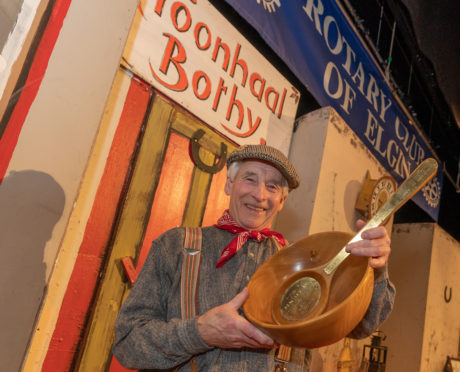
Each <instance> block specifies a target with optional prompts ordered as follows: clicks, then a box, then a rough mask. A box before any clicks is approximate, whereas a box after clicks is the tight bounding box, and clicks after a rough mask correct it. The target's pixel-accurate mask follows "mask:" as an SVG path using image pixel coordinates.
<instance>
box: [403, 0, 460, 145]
mask: <svg viewBox="0 0 460 372" xmlns="http://www.w3.org/2000/svg"><path fill="white" fill-rule="evenodd" d="M402 2H403V3H404V5H406V7H407V8H408V10H409V13H410V15H411V19H412V24H413V27H414V30H415V35H416V37H417V41H418V45H419V47H420V49H421V50H422V52H423V53H424V54H425V55H426V57H427V58H428V59H429V60H431V62H432V63H433V66H434V69H435V71H436V79H437V81H438V83H439V86H440V88H441V91H442V92H443V93H444V97H445V99H446V101H447V103H448V104H449V106H450V108H451V110H452V113H453V115H454V117H455V121H456V124H457V126H459V127H460V89H459V87H458V85H459V79H458V73H459V71H458V70H459V66H460V27H459V25H460V22H459V19H460V5H459V2H458V1H452V0H438V1H429V0H402ZM459 151H460V149H459Z"/></svg>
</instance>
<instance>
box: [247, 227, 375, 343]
mask: <svg viewBox="0 0 460 372" xmlns="http://www.w3.org/2000/svg"><path fill="white" fill-rule="evenodd" d="M352 237H353V236H352V235H351V234H349V233H344V232H325V233H318V234H313V235H310V236H308V237H306V238H303V239H300V240H299V241H297V242H295V243H293V244H291V245H290V246H288V247H286V248H285V249H283V250H281V251H280V252H278V253H276V254H275V255H273V256H272V257H270V258H269V259H268V260H267V261H266V262H265V263H264V264H263V265H262V266H260V267H259V269H258V270H257V271H256V272H255V273H254V275H253V277H252V278H251V280H250V281H249V284H248V288H249V297H248V299H247V300H246V302H245V304H244V305H243V310H244V313H245V315H246V317H247V318H248V320H249V321H250V322H251V323H253V324H254V325H255V326H256V327H258V328H259V329H261V330H262V331H263V332H265V333H267V334H268V335H269V336H271V337H272V338H273V339H275V340H276V341H277V342H279V343H280V344H283V345H287V346H295V347H301V348H316V347H321V346H326V345H330V344H332V343H334V342H337V341H339V340H341V339H342V338H344V337H345V336H347V335H348V334H349V333H350V332H351V331H352V330H353V328H355V327H356V326H357V325H358V323H359V322H360V320H361V319H362V318H363V316H364V314H365V312H366V310H367V308H368V307H369V303H370V301H371V297H372V291H373V287H374V271H373V269H372V268H371V267H370V266H369V265H368V258H367V257H357V256H352V255H350V256H349V257H348V258H347V259H346V260H345V261H344V262H343V263H342V264H341V265H340V266H339V267H338V268H337V270H336V272H335V273H334V274H333V275H334V277H333V278H332V282H331V287H330V294H329V298H328V299H327V305H326V308H325V310H324V311H323V312H322V313H321V314H319V315H316V316H314V317H311V318H306V319H305V320H300V321H292V322H289V321H287V322H283V324H278V323H277V322H275V320H274V319H273V316H272V307H273V301H274V299H275V297H278V298H279V292H280V290H282V288H286V285H285V284H286V282H292V277H293V276H297V277H298V276H301V271H302V270H306V269H309V268H313V267H316V266H320V265H323V264H325V263H327V262H329V261H330V260H331V259H332V258H333V257H334V256H335V255H336V254H337V253H338V252H339V251H340V250H341V249H342V248H343V247H344V246H345V245H346V244H347V243H348V241H350V239H351V238H352Z"/></svg>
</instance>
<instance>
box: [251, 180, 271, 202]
mask: <svg viewBox="0 0 460 372" xmlns="http://www.w3.org/2000/svg"><path fill="white" fill-rule="evenodd" d="M252 195H253V196H254V198H255V199H256V200H257V201H263V200H265V199H266V198H267V188H266V187H265V185H264V184H263V183H258V184H257V185H256V186H255V187H254V189H253V192H252Z"/></svg>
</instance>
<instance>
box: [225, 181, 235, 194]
mask: <svg viewBox="0 0 460 372" xmlns="http://www.w3.org/2000/svg"><path fill="white" fill-rule="evenodd" d="M232 186H233V181H232V180H231V179H230V177H227V180H226V181H225V187H224V191H225V193H226V194H227V195H228V196H230V194H231V193H232Z"/></svg>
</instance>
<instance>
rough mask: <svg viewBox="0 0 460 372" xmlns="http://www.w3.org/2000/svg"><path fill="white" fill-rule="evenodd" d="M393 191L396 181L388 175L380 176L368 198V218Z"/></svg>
mask: <svg viewBox="0 0 460 372" xmlns="http://www.w3.org/2000/svg"><path fill="white" fill-rule="evenodd" d="M395 191H396V182H395V181H394V180H393V178H391V177H389V176H384V177H381V178H379V179H378V180H377V181H376V182H375V185H374V187H373V188H372V192H371V195H370V198H369V209H368V215H369V218H372V217H373V216H374V214H375V213H376V212H377V211H378V210H379V209H380V208H381V207H382V205H384V204H385V203H386V202H387V201H388V199H390V197H391V195H393V194H394V192H395Z"/></svg>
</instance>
